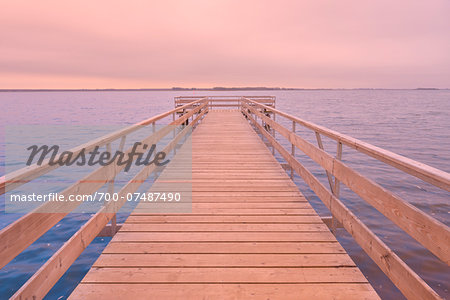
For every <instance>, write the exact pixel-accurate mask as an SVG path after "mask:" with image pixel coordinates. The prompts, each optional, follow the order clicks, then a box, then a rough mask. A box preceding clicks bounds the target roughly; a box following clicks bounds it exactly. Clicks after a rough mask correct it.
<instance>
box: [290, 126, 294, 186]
mask: <svg viewBox="0 0 450 300" xmlns="http://www.w3.org/2000/svg"><path fill="white" fill-rule="evenodd" d="M292 133H294V134H295V121H292ZM291 154H292V157H294V159H295V145H294V144H293V143H292V142H291ZM290 167H291V179H294V169H293V168H292V166H290Z"/></svg>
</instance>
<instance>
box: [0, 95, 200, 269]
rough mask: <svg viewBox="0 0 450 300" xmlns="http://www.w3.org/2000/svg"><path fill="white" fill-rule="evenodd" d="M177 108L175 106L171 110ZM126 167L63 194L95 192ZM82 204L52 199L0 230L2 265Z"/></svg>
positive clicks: (107, 169) (100, 172)
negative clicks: (52, 200) (53, 200)
mask: <svg viewBox="0 0 450 300" xmlns="http://www.w3.org/2000/svg"><path fill="white" fill-rule="evenodd" d="M202 108H207V103H206V102H205V103H203V104H202V105H199V106H197V107H196V108H195V109H193V110H191V111H189V112H188V113H186V114H185V115H183V116H181V117H180V118H179V119H177V120H176V121H174V122H172V123H171V125H180V124H182V123H183V122H185V121H186V120H187V119H188V118H189V117H190V116H191V115H193V114H195V113H197V112H199V111H200V110H201V109H202ZM173 111H174V110H172V111H171V112H173ZM162 115H164V116H167V115H170V114H167V113H164V114H161V115H159V116H158V117H159V119H161V118H163V117H161V116H162ZM149 120H153V121H152V122H155V121H156V120H155V119H153V118H151V119H149ZM144 122H146V121H144ZM144 122H140V123H138V124H140V126H143V125H144V124H143V123H144ZM133 126H134V125H133ZM170 131H171V129H170V127H165V128H162V129H161V130H160V131H159V132H157V133H155V134H152V135H150V136H149V137H148V138H147V139H146V140H144V141H145V142H147V143H149V142H150V141H155V142H157V141H158V140H159V139H161V138H162V137H164V136H165V135H166V134H167V133H169V132H170ZM147 140H149V141H147ZM130 151H131V148H130V149H128V150H127V151H125V154H127V153H129V152H130ZM124 167H125V165H122V166H117V167H116V166H115V165H113V164H110V165H108V166H104V167H101V168H99V169H97V170H95V171H93V172H92V173H90V174H88V175H87V176H85V177H84V178H83V179H81V180H79V181H77V182H76V183H75V184H73V185H72V186H70V187H68V188H67V189H65V190H64V191H62V192H61V194H62V195H71V194H92V193H94V192H95V191H96V190H98V189H99V188H100V187H102V186H103V185H104V184H105V183H107V182H108V181H110V180H112V179H113V178H114V177H115V176H116V174H117V173H119V172H120V171H121V170H123V169H124ZM99 178H103V180H98V179H99ZM87 183H89V184H87ZM79 205H80V202H78V201H73V202H48V203H45V204H43V205H42V206H40V207H38V208H37V209H35V210H34V211H32V212H30V213H28V214H26V215H24V216H22V217H21V218H19V219H18V220H16V221H15V222H13V223H11V224H9V225H8V226H6V227H5V228H3V229H2V230H0V269H1V268H3V267H4V266H5V265H6V264H8V263H9V262H10V261H11V260H12V259H13V258H14V257H16V256H17V255H18V254H19V253H21V252H22V251H23V250H25V249H26V248H27V247H28V246H29V245H31V244H32V243H33V242H34V241H35V240H37V239H38V238H39V237H40V236H42V235H43V234H44V233H45V232H47V231H48V230H49V229H50V228H52V227H53V226H54V225H56V223H58V222H59V221H60V220H62V219H63V218H64V217H65V216H66V215H67V214H68V213H69V212H70V211H72V210H73V209H75V208H76V207H78V206H79ZM49 211H52V213H48V212H49Z"/></svg>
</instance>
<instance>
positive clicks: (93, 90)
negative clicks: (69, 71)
mask: <svg viewBox="0 0 450 300" xmlns="http://www.w3.org/2000/svg"><path fill="white" fill-rule="evenodd" d="M449 89H450V88H434V87H417V88H287V87H212V88H211V87H210V88H201V87H200V88H196V87H191V88H183V87H172V88H42V89H41V88H40V89H27V88H25V89H8V88H6V89H0V92H72V91H73V92H91V91H92V92H95V91H118V92H120V91H268V90H272V91H277V90H449Z"/></svg>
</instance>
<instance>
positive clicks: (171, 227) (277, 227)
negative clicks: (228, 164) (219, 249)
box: [121, 223, 328, 232]
mask: <svg viewBox="0 0 450 300" xmlns="http://www.w3.org/2000/svg"><path fill="white" fill-rule="evenodd" d="M133 231H134V232H158V231H160V232H163V231H169V232H170V231H174V232H180V231H187V232H194V231H196V232H199V231H201V232H208V231H264V232H268V231H274V232H277V231H289V232H317V231H328V227H327V226H326V225H325V224H270V223H265V224H223V223H206V224H171V223H169V224H166V223H157V224H154V223H153V224H152V223H150V224H128V223H126V224H123V225H122V229H121V232H133Z"/></svg>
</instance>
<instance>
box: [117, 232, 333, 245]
mask: <svg viewBox="0 0 450 300" xmlns="http://www.w3.org/2000/svg"><path fill="white" fill-rule="evenodd" d="M334 240H335V237H334V235H333V234H332V233H331V232H329V231H328V232H327V231H319V232H293V233H291V232H138V233H137V232H122V231H119V232H118V233H117V234H116V235H115V237H114V241H115V242H119V241H121V242H145V241H152V242H168V241H174V242H179V241H191V242H280V241H281V242H283V241H284V242H300V241H308V242H329V241H334Z"/></svg>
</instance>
